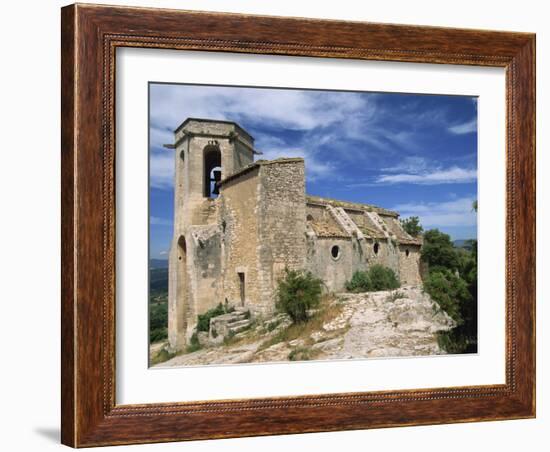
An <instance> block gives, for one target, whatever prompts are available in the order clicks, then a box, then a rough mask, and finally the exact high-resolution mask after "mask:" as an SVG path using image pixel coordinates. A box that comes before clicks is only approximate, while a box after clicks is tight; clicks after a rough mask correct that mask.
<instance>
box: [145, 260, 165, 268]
mask: <svg viewBox="0 0 550 452" xmlns="http://www.w3.org/2000/svg"><path fill="white" fill-rule="evenodd" d="M153 268H168V259H149V269H150V270H152V269H153Z"/></svg>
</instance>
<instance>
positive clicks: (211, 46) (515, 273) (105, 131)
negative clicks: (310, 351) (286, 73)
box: [61, 4, 535, 447]
mask: <svg viewBox="0 0 550 452" xmlns="http://www.w3.org/2000/svg"><path fill="white" fill-rule="evenodd" d="M61 35H62V149H61V155H62V311H61V315H62V331H61V332H62V349H61V358H62V359H61V363H62V364H61V385H62V433H61V436H62V442H63V443H64V444H66V445H70V446H73V447H85V446H100V445H112V444H131V443H149V442H161V441H180V440H195V439H211V438H227V437H239V436H254V435H274V434H285V433H302V432H320V431H335V430H349V429H364V428H377V427H391V426H405V425H425V424H442V423H452V422H471V421H486V420H501V419H519V418H531V417H534V416H535V35H533V34H528V33H509V32H494V31H481V30H462V29H448V28H435V27H418V26H408V25H387V24H373V23H358V22H340V21H329V20H314V19H298V18H280V17H265V16H247V15H236V14H218V13H203V12H189V11H176V10H162V9H144V8H126V7H109V6H93V5H78V4H77V5H71V6H67V7H64V8H63V9H62V28H61ZM117 47H147V48H163V49H180V50H200V51H216V52H236V53H254V54H273V55H297V56H310V57H329V58H350V59H363V60H384V61H395V62H419V63H439V64H451V65H452V64H461V65H474V66H495V67H502V68H505V70H506V109H507V110H506V112H507V120H506V122H507V124H506V136H507V141H506V196H507V198H506V383H505V384H502V385H490V386H471V387H452V388H439V389H430V388H426V389H418V390H399V391H383V392H362V393H344V394H326V395H322V394H321V395H315V396H299V397H276V398H263V399H243V400H220V401H209V402H178V401H174V402H173V403H163V404H147V405H122V406H121V405H117V404H116V403H115V366H116V363H115V342H114V339H115V315H116V313H115V247H114V244H115V165H114V161H115V133H114V132H115V122H114V121H115V105H114V102H115V101H114V99H115V96H114V87H115V64H116V59H115V50H116V49H117Z"/></svg>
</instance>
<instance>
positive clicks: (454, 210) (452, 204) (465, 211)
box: [391, 197, 477, 228]
mask: <svg viewBox="0 0 550 452" xmlns="http://www.w3.org/2000/svg"><path fill="white" fill-rule="evenodd" d="M474 201H475V198H473V197H464V198H459V199H454V200H452V201H446V202H441V203H434V202H428V203H416V204H415V203H407V204H397V205H395V206H393V207H391V210H395V211H397V212H399V214H400V215H401V218H406V217H411V216H417V217H419V218H420V223H421V224H422V226H424V228H432V227H452V226H475V225H476V224H477V218H476V213H475V212H474V210H473V209H472V203H473V202H474Z"/></svg>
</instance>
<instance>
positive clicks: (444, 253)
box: [421, 229, 460, 270]
mask: <svg viewBox="0 0 550 452" xmlns="http://www.w3.org/2000/svg"><path fill="white" fill-rule="evenodd" d="M421 257H422V260H423V261H424V262H426V263H427V264H428V265H429V266H430V267H445V268H449V269H451V270H458V268H459V264H460V262H459V258H458V254H457V252H456V249H455V247H454V246H453V242H451V237H450V236H449V235H448V234H444V233H443V232H441V231H439V230H438V229H430V230H428V231H426V232H425V233H424V244H423V245H422V252H421Z"/></svg>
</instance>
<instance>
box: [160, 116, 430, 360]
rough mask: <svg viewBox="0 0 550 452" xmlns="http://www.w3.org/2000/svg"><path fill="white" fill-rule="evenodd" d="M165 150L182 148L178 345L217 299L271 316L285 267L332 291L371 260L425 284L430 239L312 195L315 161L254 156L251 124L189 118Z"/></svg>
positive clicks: (172, 327)
mask: <svg viewBox="0 0 550 452" xmlns="http://www.w3.org/2000/svg"><path fill="white" fill-rule="evenodd" d="M166 147H168V148H170V149H173V150H174V152H175V156H174V160H175V180H174V182H175V183H174V207H175V209H174V235H173V239H172V243H171V247H170V256H169V284H168V338H169V342H170V348H171V349H172V350H181V349H182V348H184V347H185V345H186V344H187V341H188V340H189V338H190V336H191V335H192V333H193V331H194V329H195V327H196V324H197V316H198V315H199V314H202V313H204V312H206V311H207V310H208V309H210V308H213V307H215V306H217V305H218V304H219V303H224V304H228V305H229V306H234V307H243V308H245V309H247V310H249V311H250V313H251V315H252V316H263V315H269V314H271V313H273V312H274V310H275V301H276V290H277V283H278V280H279V279H280V277H281V276H282V274H283V273H284V270H285V268H289V269H304V270H309V271H311V272H312V273H313V274H314V275H315V276H317V277H318V278H321V279H322V280H323V282H324V285H325V288H326V290H327V291H329V292H338V291H341V290H343V289H344V286H345V283H346V281H348V280H350V279H351V277H352V275H353V273H354V272H355V271H357V270H367V269H368V268H369V267H370V266H371V265H373V264H382V265H384V266H386V267H389V268H391V269H393V270H394V271H395V273H396V275H397V276H398V278H399V279H400V282H401V284H407V285H416V284H420V282H421V278H420V249H421V246H422V243H421V241H420V240H419V239H417V238H414V237H412V236H410V235H409V234H407V233H406V232H405V231H404V229H403V228H402V227H401V224H400V222H399V219H398V217H399V214H398V213H397V212H393V211H390V210H387V209H383V208H381V207H376V206H372V205H368V204H358V203H351V202H346V201H338V200H334V199H327V198H320V197H317V196H309V195H307V194H306V190H305V171H306V167H307V161H306V162H304V160H303V159H301V158H281V159H277V160H256V161H255V155H259V154H260V153H259V152H258V151H257V150H256V149H255V147H254V139H253V137H252V136H251V135H250V134H249V133H248V132H247V131H246V130H244V129H243V128H241V127H240V126H239V125H238V124H236V123H234V122H228V121H214V120H208V119H196V118H188V119H186V120H185V121H184V122H183V123H182V124H181V125H180V126H179V127H178V128H177V129H176V130H175V143H174V144H170V145H166Z"/></svg>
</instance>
